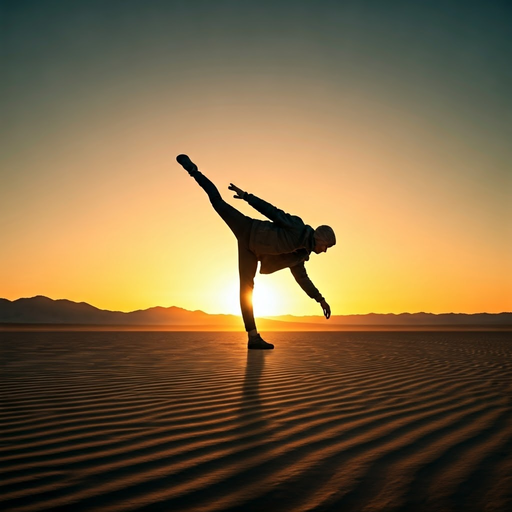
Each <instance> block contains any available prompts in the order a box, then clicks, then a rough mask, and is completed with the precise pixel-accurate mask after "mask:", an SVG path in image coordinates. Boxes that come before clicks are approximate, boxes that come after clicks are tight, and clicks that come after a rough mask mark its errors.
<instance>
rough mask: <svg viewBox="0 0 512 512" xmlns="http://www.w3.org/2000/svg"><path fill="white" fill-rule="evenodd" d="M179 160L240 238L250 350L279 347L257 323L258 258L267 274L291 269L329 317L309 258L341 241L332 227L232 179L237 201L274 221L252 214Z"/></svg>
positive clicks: (183, 159)
mask: <svg viewBox="0 0 512 512" xmlns="http://www.w3.org/2000/svg"><path fill="white" fill-rule="evenodd" d="M176 160H177V161H178V163H179V164H181V165H182V166H183V167H184V168H185V170H186V171H188V173H189V174H190V176H192V177H193V178H194V179H195V180H196V182H197V183H198V184H199V185H200V186H201V187H202V188H203V190H204V191H205V192H206V193H207V194H208V197H209V198H210V202H211V204H212V206H213V208H214V209H215V211H216V212H217V213H218V214H219V215H220V216H221V217H222V219H223V220H224V222H225V223H226V224H227V225H228V226H229V227H230V229H231V231H232V232H233V233H234V235H235V236H236V238H237V240H238V271H239V275H240V307H241V310H242V318H243V320H244V325H245V330H246V331H247V333H248V336H249V340H248V348H249V349H272V348H274V345H272V343H267V342H266V341H265V340H263V338H262V337H261V336H260V334H259V333H258V330H257V329H256V323H255V321H254V313H253V307H252V293H253V289H254V277H255V275H256V270H257V267H258V261H259V262H260V263H261V265H260V273H261V274H272V273H273V272H276V271H277V270H281V269H283V268H289V269H290V271H291V273H292V274H293V277H294V278H295V280H296V281H297V283H298V284H299V286H300V287H301V288H302V289H303V290H304V291H305V292H306V293H307V295H309V297H311V298H312V299H314V300H316V301H317V302H318V303H319V304H320V306H321V307H322V310H323V313H324V316H325V318H327V319H328V318H330V316H331V308H330V306H329V304H327V302H326V300H325V299H324V297H323V296H322V294H321V293H320V292H319V291H318V289H317V288H316V287H315V285H314V284H313V283H312V281H311V279H310V278H309V277H308V275H307V273H306V269H305V267H304V262H305V261H308V260H309V255H310V254H311V252H314V253H316V254H320V253H322V252H326V251H327V249H328V248H329V247H332V246H333V245H335V244H336V237H335V235H334V231H333V230H332V228H331V227H330V226H319V227H317V228H316V229H313V228H312V227H311V226H308V225H307V224H305V223H304V222H303V221H302V219H301V218H299V217H296V216H295V215H290V214H288V213H285V212H284V211H283V210H279V209H278V208H276V207H275V206H273V205H271V204H270V203H267V202H266V201H263V199H260V198H258V197H256V196H255V195H253V194H249V193H247V192H244V191H243V190H242V189H241V188H239V187H237V186H236V185H233V183H230V185H229V187H228V189H229V190H232V191H234V192H235V195H234V196H233V197H234V198H235V199H243V200H245V201H247V202H248V203H249V204H250V205H251V206H252V207H253V208H254V209H255V210H257V211H258V212H260V213H261V214H263V215H264V216H265V217H267V218H268V219H270V221H267V220H258V219H252V218H251V217H247V216H246V215H244V214H243V213H241V212H239V211H238V210H237V209H236V208H233V206H231V205H230V204H228V203H226V201H224V200H223V199H222V197H221V195H220V193H219V191H218V190H217V187H216V186H215V185H214V184H213V183H212V182H211V181H210V180H209V179H208V178H207V177H206V176H205V175H204V174H203V173H201V172H200V171H199V170H198V168H197V166H196V165H195V164H194V163H193V162H192V161H191V160H190V158H189V157H188V156H187V155H178V156H177V157H176Z"/></svg>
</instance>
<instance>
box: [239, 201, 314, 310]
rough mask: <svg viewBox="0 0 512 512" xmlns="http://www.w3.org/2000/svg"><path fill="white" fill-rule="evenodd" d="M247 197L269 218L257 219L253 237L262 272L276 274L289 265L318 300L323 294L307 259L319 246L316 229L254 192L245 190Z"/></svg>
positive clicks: (253, 205) (301, 282) (254, 251)
mask: <svg viewBox="0 0 512 512" xmlns="http://www.w3.org/2000/svg"><path fill="white" fill-rule="evenodd" d="M244 199H245V200H246V201H247V202H248V203H249V204H250V205H251V206H252V207H253V208H254V209H255V210H257V211H259V212H260V213H261V214H263V215H264V216H265V217H267V218H268V219H270V220H271V221H272V222H269V221H268V220H258V219H253V222H252V227H251V234H250V238H249V249H250V250H251V251H252V252H253V253H254V254H256V256H257V258H258V260H259V261H260V262H261V265H260V273H261V274H272V273H273V272H276V271H277V270H281V269H283V268H286V267H289V268H290V270H291V273H292V274H293V277H294V278H295V280H296V281H297V283H298V284H299V285H300V287H301V288H302V289H303V290H304V291H305V292H306V293H307V294H308V295H309V296H310V297H311V298H312V299H315V300H316V301H318V302H320V301H322V300H323V297H322V294H321V293H320V292H319V291H318V289H317V288H316V287H315V285H314V284H313V282H312V281H311V279H310V278H309V277H308V274H307V272H306V269H305V267H304V262H305V261H308V260H309V255H310V254H311V251H312V250H313V248H314V247H315V238H314V231H315V230H314V229H313V228H312V227H311V226H308V225H307V224H305V223H304V222H303V221H302V219H301V218H300V217H297V216H296V215H290V214H289V213H285V212H284V211H283V210H280V209H279V208H276V207H275V206H273V205H271V204H270V203H267V202H266V201H263V199H260V198H259V197H256V196H255V195H253V194H248V193H247V192H246V193H245V194H244Z"/></svg>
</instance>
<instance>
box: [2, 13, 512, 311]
mask: <svg viewBox="0 0 512 512" xmlns="http://www.w3.org/2000/svg"><path fill="white" fill-rule="evenodd" d="M91 9H92V8H91ZM14 11H15V9H14V8H13V13H11V16H12V23H11V30H12V33H11V34H10V38H9V37H8V38H7V43H6V44H8V45H10V47H11V48H12V49H13V51H12V52H11V59H12V62H9V63H8V64H10V67H9V66H8V68H7V69H8V71H10V73H11V75H10V78H11V80H10V83H9V88H8V89H6V90H5V91H4V93H5V94H2V95H1V96H2V97H3V98H4V99H3V101H4V107H5V109H6V111H7V114H8V115H7V117H4V120H3V122H2V133H4V134H6V137H4V143H3V144H4V147H3V148H1V149H2V151H1V152H0V154H1V155H2V156H1V157H0V158H1V173H2V188H1V190H0V214H1V215H0V229H1V233H2V235H1V240H2V244H1V251H0V296H1V297H4V298H8V299H11V300H12V299H16V298H19V297H29V296H33V295H37V294H42V295H46V296H49V297H52V298H68V299H71V300H75V301H86V302H89V303H91V304H93V305H95V306H98V307H101V308H107V309H114V310H123V311H129V310H134V309H143V308H147V307H151V306H155V305H161V306H171V305H176V306H180V307H184V308H187V309H192V310H194V309H201V310H204V311H206V312H209V313H238V311H239V308H238V303H237V301H238V298H237V254H236V242H235V239H234V237H233V235H232V234H231V232H230V231H229V229H228V228H227V227H226V226H225V225H224V224H223V222H222V221H221V219H220V218H218V216H217V215H216V214H215V212H214V211H213V210H212V208H211V206H210V205H209V202H208V200H207V197H206V195H205V194H204V192H202V190H200V188H199V187H198V186H197V185H196V184H195V182H194V181H193V180H192V179H190V178H189V177H188V176H187V174H186V172H185V171H184V170H183V169H182V168H181V167H180V166H178V164H177V163H176V162H175V156H176V155H177V154H179V153H187V154H189V155H190V156H191V158H192V159H193V160H194V161H196V162H197V163H198V164H199V166H200V168H201V169H202V170H203V172H205V174H207V175H208V176H209V177H210V178H211V179H212V180H213V181H214V182H215V183H216V184H217V186H218V187H219V189H220V190H221V192H222V193H224V194H225V197H226V198H227V199H228V200H229V201H230V202H231V204H233V205H235V206H236V207H238V208H239V209H241V210H242V211H243V212H244V213H245V214H247V215H251V216H255V217H257V218H260V215H259V214H258V213H257V212H256V211H254V210H252V208H251V207H250V206H249V205H248V204H247V203H245V202H242V201H237V200H235V199H232V198H231V193H230V192H229V191H228V190H227V186H228V185H229V183H230V182H233V183H235V184H236V185H238V186H239V187H241V188H243V189H246V190H247V191H249V192H252V193H254V194H255V195H257V196H259V197H262V198H263V199H265V200H267V201H269V202H271V203H273V204H274V205H276V206H278V207H280V208H282V209H284V210H285V211H287V212H289V213H292V214H295V215H299V216H300V217H301V218H302V219H303V220H304V221H305V222H306V223H308V224H311V225H312V226H313V227H315V226H317V225H319V224H330V225H331V226H332V227H333V228H334V230H335V231H336V234H337V238H338V244H337V245H336V246H335V247H334V248H333V249H331V250H329V251H328V252H327V253H326V254H322V255H314V254H313V255H312V256H311V259H310V261H309V262H308V263H307V267H306V268H307V270H308V273H309V275H310V277H311V278H312V280H313V282H314V283H315V284H316V286H317V287H318V288H319V289H320V291H321V292H322V294H323V295H324V296H325V297H326V299H327V300H328V302H329V303H330V305H331V308H332V311H333V314H353V313H368V312H378V313H385V312H394V313H400V312H405V311H408V312H417V311H428V312H434V313H441V312H450V311H453V312H466V313H474V312H482V311H487V312H501V311H511V310H512V270H511V263H510V262H511V261H512V242H511V239H512V235H511V225H510V219H511V218H512V217H511V214H512V211H511V206H510V193H511V191H512V190H511V181H510V180H511V178H510V162H511V158H510V157H511V151H510V148H509V145H508V144H507V143H506V141H505V139H506V133H507V132H506V130H505V131H504V130H501V129H500V128H503V126H504V125H505V123H506V121H505V118H504V117H503V118H502V117H500V112H502V111H500V109H499V108H498V105H497V104H495V103H493V102H495V101H497V100H496V94H498V93H499V94H502V93H503V91H502V89H501V85H500V84H501V82H500V80H499V79H500V77H501V72H500V69H501V68H500V66H499V64H500V60H499V59H497V58H496V59H495V61H496V62H495V65H496V67H495V68H488V69H485V70H484V71H485V72H486V73H487V75H486V76H484V77H483V78H480V82H477V83H475V82H472V84H471V85H467V89H464V88H462V89H461V83H469V81H468V80H465V79H466V78H473V77H474V75H476V74H477V71H478V72H482V69H480V70H478V69H474V67H475V66H477V65H478V63H479V62H480V61H479V60H478V56H477V57H473V58H474V60H473V61H472V64H471V65H469V64H467V67H464V66H466V64H465V62H466V61H464V59H462V56H464V55H465V54H464V45H463V44H462V43H461V42H459V43H460V48H458V47H457V46H456V45H457V44H459V43H458V42H457V41H458V40H452V46H451V51H452V53H453V54H454V57H453V62H454V63H456V64H457V65H458V66H459V68H458V69H457V72H458V73H459V74H462V77H461V83H450V81H451V80H454V76H455V75H456V73H455V72H452V71H451V70H450V67H449V64H450V62H447V61H446V56H445V55H444V56H443V54H442V53H441V48H438V50H439V53H436V51H434V50H435V48H436V47H435V45H434V43H433V42H432V41H429V40H428V39H427V40H425V41H424V40H416V39H413V43H414V44H415V45H416V47H414V44H413V50H414V49H416V50H417V52H419V53H420V54H421V52H420V51H423V53H422V54H421V55H423V58H425V63H426V64H425V65H426V66H427V67H428V69H426V70H425V71H423V72H424V73H425V76H427V75H428V77H429V80H430V82H429V83H423V81H422V76H416V75H415V74H414V73H412V72H411V68H410V67H407V65H406V64H408V63H409V64H410V63H411V62H416V56H415V55H413V53H411V54H409V53H407V52H413V50H411V49H410V48H409V47H407V46H403V47H402V46H396V47H394V46H393V47H392V46H390V47H389V48H388V53H381V54H380V55H379V59H377V58H376V57H373V56H372V54H371V52H370V51H369V50H368V48H370V47H371V48H374V49H375V50H377V49H379V48H380V47H381V43H382V41H381V40H379V35H378V34H377V35H375V34H374V35H373V39H372V38H369V39H367V40H365V41H364V44H363V43H362V42H361V41H360V40H359V39H358V37H360V36H358V35H357V34H358V32H357V31H356V30H354V32H353V33H352V35H351V37H353V38H354V39H353V40H352V41H350V40H349V41H341V40H340V41H337V40H336V41H334V40H333V41H331V40H329V38H328V37H327V36H325V34H324V33H323V32H318V33H316V32H314V31H312V30H309V29H307V28H306V27H307V26H308V24H307V22H306V21H307V19H308V17H307V16H306V14H307V13H306V14H304V16H305V17H304V19H303V20H302V21H301V19H302V18H300V17H299V16H297V19H295V21H294V22H293V23H295V25H293V24H292V25H290V26H289V27H288V29H286V30H288V32H287V31H286V30H285V31H284V32H283V33H281V36H280V37H277V36H276V35H275V33H274V36H272V37H266V36H265V34H266V32H265V30H266V28H265V27H264V26H263V25H261V26H260V25H258V18H257V17H256V18H255V19H253V17H251V20H252V21H249V19H246V18H244V20H245V21H244V23H248V24H249V23H252V25H251V27H252V30H253V31H252V32H249V35H244V31H243V30H240V31H239V33H238V32H237V34H235V35H231V36H230V37H232V38H238V39H237V40H236V41H235V42H238V43H240V44H239V45H238V46H236V45H233V42H234V41H223V39H222V37H227V36H225V35H217V36H216V32H215V31H214V30H213V29H212V31H210V32H208V31H207V30H206V31H205V34H204V35H203V36H201V35H198V38H197V40H194V41H193V42H185V43H184V41H186V39H183V38H181V37H182V36H183V34H181V33H180V34H177V33H174V32H173V31H172V30H171V29H172V27H170V28H169V30H165V29H166V28H167V27H166V25H165V20H164V21H161V20H160V17H158V16H157V14H158V13H146V14H147V18H144V20H146V21H143V22H141V26H139V25H137V24H136V23H135V19H136V14H137V13H133V19H132V18H129V19H128V18H127V19H128V21H130V22H133V27H134V28H133V29H132V30H133V31H135V35H136V36H137V37H138V39H137V38H136V40H135V42H134V41H133V33H132V34H126V33H125V32H123V30H125V31H126V30H128V29H126V28H124V29H123V30H122V29H121V28H119V29H118V31H116V30H112V27H104V26H103V25H102V22H101V21H98V20H100V17H99V15H98V20H96V18H95V17H94V16H93V14H94V12H92V11H91V12H92V14H91V13H90V15H91V19H92V20H93V21H90V23H93V22H94V23H96V25H95V26H96V32H93V34H92V35H91V32H90V31H87V30H85V29H84V30H82V31H80V30H72V28H73V27H74V28H80V27H77V26H75V25H77V24H80V23H82V24H83V23H87V22H84V21H78V19H79V17H78V14H77V17H76V19H75V18H72V19H65V22H66V23H67V25H66V23H64V21H63V19H64V18H57V21H59V20H60V21H61V22H59V24H58V26H57V25H56V26H55V29H56V32H55V34H54V37H55V40H54V41H51V42H48V43H47V46H46V47H45V46H44V45H43V48H42V49H41V45H40V41H37V40H36V37H35V36H34V35H32V37H33V38H34V40H33V41H32V42H31V41H28V42H27V41H26V40H25V41H21V38H22V36H23V34H24V31H28V30H29V28H30V29H31V30H36V34H37V29H38V28H39V29H40V30H41V31H42V28H41V26H42V24H43V23H44V18H43V19H42V20H41V21H40V22H38V23H40V24H41V26H39V25H38V26H37V27H36V28H35V29H34V26H33V24H34V23H35V22H34V20H32V18H30V19H31V20H32V21H31V23H32V25H31V24H30V23H28V21H27V16H28V15H29V13H26V12H24V11H21V10H20V11H19V12H18V11H16V12H14ZM39 14H40V13H39ZM139 14H140V13H139ZM160 14H161V13H160ZM192 14H194V13H190V16H192ZM211 14H212V16H214V15H215V13H211ZM221 14H222V13H221ZM274 14H275V13H274ZM328 14H329V13H317V15H318V16H319V17H320V16H328ZM32 15H33V16H34V19H36V18H37V16H36V15H35V14H34V13H32ZM60 15H61V16H62V17H65V16H71V14H70V13H67V14H66V13H60ZM179 15H180V16H184V17H186V16H187V15H188V14H187V12H180V14H179ZM235 15H236V13H235V14H234V15H233V16H235ZM48 16H49V15H48ZM126 16H128V15H127V14H126ZM152 16H153V17H154V19H153V17H152ZM176 16H177V15H176ZM340 16H341V15H340ZM364 16H365V13H364V12H362V13H361V14H360V18H357V19H358V20H359V22H360V23H363V21H364V22H365V23H366V24H371V23H372V20H371V19H370V18H372V16H370V15H368V16H367V18H365V17H364ZM411 16H412V15H411ZM489 16H490V15H489ZM157 18H158V21H157ZM37 19H39V18H37ZM80 19H83V18H80ZM101 19H102V18H101ZM340 19H342V18H340ZM418 19H419V18H418ZM477 19H478V18H477V17H476V15H475V21H474V22H475V23H477ZM95 20H96V21H95ZM148 20H149V21H148ZM169 20H171V21H172V23H177V21H176V19H175V17H174V18H173V17H172V16H170V17H169ZM214 20H215V17H213V18H212V20H211V23H212V26H213V24H214ZM29 21H30V20H29ZM125 21H126V20H125ZM128 21H127V22H126V23H127V26H130V25H129V23H128ZM171 21H169V23H170V24H172V23H171ZM317 21H319V22H320V20H317ZM385 22H386V20H385V21H384V23H385ZM387 22H388V23H389V24H390V26H389V31H390V32H393V31H396V30H397V26H394V25H392V24H393V23H394V24H396V23H398V28H400V27H401V28H402V31H403V34H402V35H403V37H404V38H406V36H409V37H413V32H409V30H411V29H407V28H406V27H407V26H408V25H407V19H404V20H403V25H402V24H399V22H397V21H396V20H392V19H391V18H389V20H387ZM56 23H57V22H56ZM202 23H203V24H204V26H205V27H209V25H208V23H210V22H209V21H208V17H207V16H206V15H205V19H203V21H202ZM226 23H227V22H226ZM66 26H67V29H66V30H64V28H63V27H66ZM70 27H71V28H70ZM82 28H84V27H82ZM85 28H87V27H85ZM335 29H336V27H335V26H334V25H333V26H332V27H330V28H329V27H327V29H326V30H332V31H333V34H337V33H338V32H337V31H336V30H335ZM15 30H17V32H16V34H18V33H19V34H20V35H19V36H18V35H15ZM102 30H103V31H104V33H103V32H102ZM137 30H138V31H139V32H140V33H139V32H137ZM143 30H146V31H147V34H146V35H144V34H143V33H142V32H143ZM176 30H178V28H176ZM31 33H32V32H31ZM368 33H369V32H368ZM32 34H33V33H32ZM94 34H96V36H95V35H94ZM98 34H99V35H98ZM173 34H174V35H173ZM223 34H224V33H223ZM128 35H130V36H131V37H132V38H131V39H130V38H128ZM178 35H179V36H180V38H181V39H179V38H178ZM301 35H302V37H301ZM456 35H457V37H459V38H464V37H465V36H468V34H466V33H457V32H456ZM18 37H19V39H18ZM40 37H41V38H42V39H43V40H44V38H45V34H44V33H43V32H41V34H40ZM94 37H96V38H97V39H98V40H97V41H95V40H94ZM159 37H160V38H162V39H161V40H160V39H159ZM173 37H176V38H177V39H176V41H175V40H174V39H173ZM201 37H203V39H201ZM287 37H288V38H287ZM333 37H334V35H333ZM382 37H383V36H382ZM425 37H427V36H425ZM468 37H469V36H468ZM79 38H82V39H79ZM88 38H89V39H88ZM90 38H93V39H92V42H91V41H90ZM259 38H261V40H260V39H259ZM68 39H70V40H69V41H68ZM384 39H385V38H384V37H383V40H384ZM468 40H469V39H468ZM87 41H89V43H88V42H87ZM124 41H130V44H131V45H132V46H129V48H128V49H126V50H124V47H123V44H122V43H123V42H124ZM259 41H261V44H258V43H259ZM483 41H484V38H483V37H482V45H484V44H489V43H488V42H486V43H484V42H483ZM38 43H39V46H38ZM64 43H69V44H68V46H67V48H66V45H65V44H64ZM174 43H176V46H173V44H174ZM178 43H179V44H178ZM228 43H230V44H229V45H228ZM31 44H32V46H31ZM157 44H165V45H167V48H171V47H172V48H174V51H175V53H176V54H172V53H170V54H169V55H164V52H163V50H159V51H162V53H161V54H160V53H158V52H156V53H155V51H153V50H152V48H154V47H156V45H157ZM343 44H345V45H346V46H345V47H344V46H343ZM53 45H54V46H53ZM102 45H103V50H104V51H103V52H98V51H97V50H98V48H99V47H101V46H102ZM137 45H138V47H137V49H138V51H139V53H137V52H136V51H134V48H135V46H137ZM152 45H153V46H152ZM212 45H213V47H212ZM216 45H217V46H216ZM244 45H245V46H244ZM265 45H267V46H265ZM336 45H341V46H336ZM57 48H59V50H58V51H56V53H55V51H54V50H56V49H57ZM454 48H455V49H454ZM457 48H458V49H457ZM491 49H492V48H491ZM427 50H429V51H431V53H432V55H430V54H428V51H427ZM456 50H457V51H456ZM485 50H486V51H490V49H489V48H487V47H485ZM125 51H126V54H125V53H124V52H125ZM129 51H131V52H132V53H131V54H128V53H129ZM205 51H206V53H207V55H206V56H205V55H204V52H205ZM383 51H384V50H382V52H383ZM336 52H340V53H339V54H337V53H336ZM401 52H402V53H401ZM457 52H458V53H457ZM425 54H428V55H429V56H430V57H431V58H430V60H428V59H426V57H425ZM27 55H28V57H30V58H25V59H24V60H23V58H22V57H24V56H25V57H27ZM472 55H473V54H472ZM482 55H483V56H482V61H481V65H482V66H484V58H483V57H485V51H483V50H482ZM77 56H80V57H81V58H82V61H81V62H82V64H83V66H82V67H80V70H81V72H83V75H80V74H79V73H78V76H77V69H75V67H74V66H76V62H75V61H76V58H77ZM386 56H387V58H388V60H387V61H386V60H385V58H386ZM436 56H437V58H438V59H439V62H438V61H436ZM455 57H457V58H455ZM17 59H18V60H17ZM173 59H175V60H176V62H173ZM365 59H366V60H365ZM383 59H384V64H386V65H385V66H384V64H383ZM443 59H444V60H443ZM475 59H476V60H475ZM20 62H21V64H19V63H20ZM17 63H18V65H17ZM43 63H46V64H47V65H46V67H44V66H43ZM20 65H21V71H20V67H19V66H20ZM486 65H487V64H486ZM84 68H85V70H84ZM419 69H420V68H418V70H417V72H418V73H420V71H419ZM43 70H44V72H43ZM383 70H384V72H383ZM427 71H428V73H427ZM464 73H466V75H464ZM492 73H494V75H493V74H492ZM34 77H36V78H37V80H36V81H35V84H36V85H34V83H33V82H34ZM20 84H21V85H20ZM418 84H422V86H421V87H420V86H419V85H418ZM3 87H7V86H5V85H4V86H3ZM0 92H2V91H0ZM499 94H498V96H499ZM503 94H504V93H503ZM509 100H510V98H506V97H505V96H503V95H502V96H501V100H500V101H501V103H500V104H501V105H508V104H509ZM486 102H487V103H486ZM508 128H510V126H509V127H508ZM255 309H256V314H258V313H259V314H261V315H278V314H286V313H291V314H295V315H305V314H321V310H320V308H319V306H318V305H317V304H316V303H315V302H314V301H313V300H311V299H310V298H309V297H307V296H306V295H305V294H304V293H303V292H302V290H300V289H299V287H298V286H297V285H296V283H295V282H294V280H293V278H292V276H291V274H290V273H289V272H288V271H286V270H285V271H281V272H279V273H277V274H273V275H270V276H261V275H258V276H257V278H256V299H255Z"/></svg>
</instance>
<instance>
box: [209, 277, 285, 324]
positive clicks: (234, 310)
mask: <svg viewBox="0 0 512 512" xmlns="http://www.w3.org/2000/svg"><path fill="white" fill-rule="evenodd" d="M282 302H283V299H282V294H281V293H280V291H279V289H278V286H277V285H273V284H272V283H271V282H269V281H266V280H264V278H262V276H259V275H258V276H256V279H255V280H254V294H253V308H254V316H255V317H265V316H275V315H279V314H282V313H281V312H282V311H284V310H283V308H282ZM218 306H221V307H222V309H223V310H227V311H229V313H230V314H233V315H239V314H240V299H239V285H238V281H235V282H233V283H231V284H230V285H229V286H227V287H226V288H225V290H224V293H223V294H222V297H221V298H220V300H219V304H218Z"/></svg>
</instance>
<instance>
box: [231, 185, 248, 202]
mask: <svg viewBox="0 0 512 512" xmlns="http://www.w3.org/2000/svg"><path fill="white" fill-rule="evenodd" d="M228 190H232V191H233V192H236V194H235V195H234V196H233V197H234V198H235V199H243V198H244V194H245V192H244V191H243V190H242V189H241V188H238V187H237V186H236V185H233V183H230V184H229V187H228Z"/></svg>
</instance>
